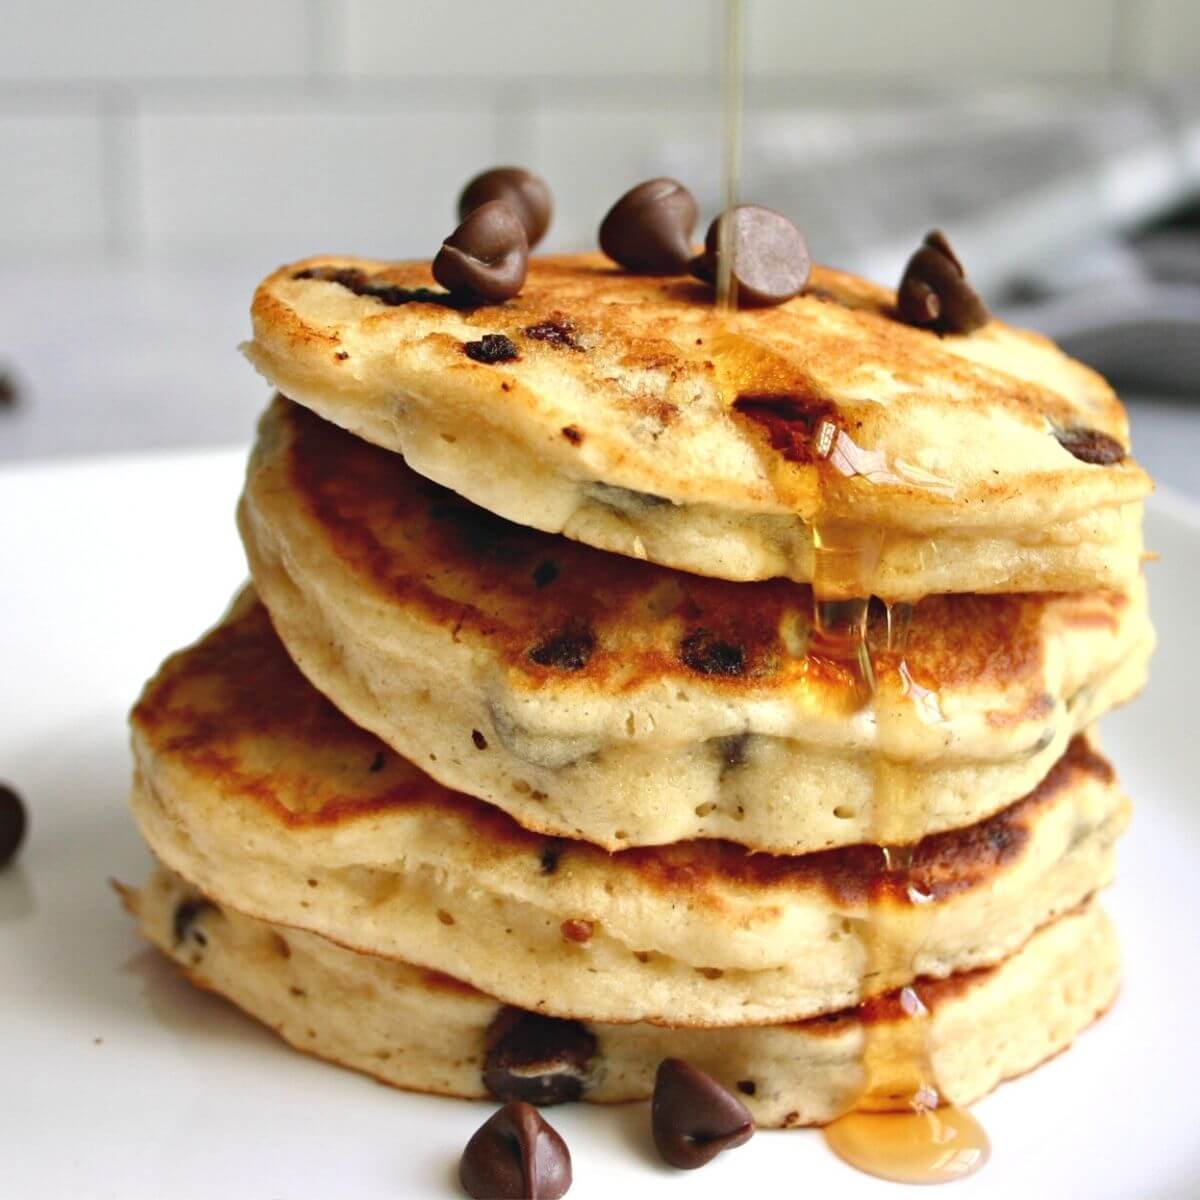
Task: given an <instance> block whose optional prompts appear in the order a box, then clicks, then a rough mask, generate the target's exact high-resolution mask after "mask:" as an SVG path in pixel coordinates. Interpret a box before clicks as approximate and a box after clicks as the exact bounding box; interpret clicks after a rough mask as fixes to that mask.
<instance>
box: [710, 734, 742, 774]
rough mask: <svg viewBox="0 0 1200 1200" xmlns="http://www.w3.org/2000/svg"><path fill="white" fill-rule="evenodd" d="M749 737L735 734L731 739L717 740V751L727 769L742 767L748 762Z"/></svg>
mask: <svg viewBox="0 0 1200 1200" xmlns="http://www.w3.org/2000/svg"><path fill="white" fill-rule="evenodd" d="M749 745H750V735H749V734H748V733H735V734H734V735H733V736H732V737H723V738H717V750H718V752H719V753H720V755H721V761H722V762H723V763H724V764H725V766H727V767H744V766H745V765H746V763H747V761H748V760H749V757H750V756H749V754H748V748H749Z"/></svg>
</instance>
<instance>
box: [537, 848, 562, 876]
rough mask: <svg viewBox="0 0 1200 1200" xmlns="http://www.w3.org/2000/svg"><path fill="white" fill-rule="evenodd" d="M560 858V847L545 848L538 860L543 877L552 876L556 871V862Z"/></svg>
mask: <svg viewBox="0 0 1200 1200" xmlns="http://www.w3.org/2000/svg"><path fill="white" fill-rule="evenodd" d="M561 857H562V847H561V846H558V845H549V846H547V847H546V848H545V849H544V850H543V851H542V854H541V858H540V859H539V860H538V861H539V862H540V863H541V867H542V874H543V875H553V874H554V872H555V871H557V870H558V860H559V859H560V858H561Z"/></svg>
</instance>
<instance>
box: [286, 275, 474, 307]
mask: <svg viewBox="0 0 1200 1200" xmlns="http://www.w3.org/2000/svg"><path fill="white" fill-rule="evenodd" d="M292 278H293V279H316V280H319V281H320V282H322V283H336V284H337V285H338V286H339V287H344V288H346V289H347V291H351V292H353V293H354V294H355V295H356V296H369V297H370V298H371V299H372V300H378V301H379V302H380V303H381V304H386V305H388V307H390V308H397V307H399V306H400V305H402V304H437V305H440V306H441V307H442V308H470V307H472V305H473V304H474V300H473V299H472V298H470V297H456V296H451V295H449V294H448V293H446V292H435V291H433V290H432V289H431V288H424V287H422V288H404V287H397V286H396V285H395V284H392V283H379V282H377V281H376V280H375V279H374V278H372V277H371V276H370V275H368V274H367V273H366V272H365V271H360V270H359V269H358V267H305V269H304V270H303V271H297V272H296V273H295V274H294V275H293V276H292Z"/></svg>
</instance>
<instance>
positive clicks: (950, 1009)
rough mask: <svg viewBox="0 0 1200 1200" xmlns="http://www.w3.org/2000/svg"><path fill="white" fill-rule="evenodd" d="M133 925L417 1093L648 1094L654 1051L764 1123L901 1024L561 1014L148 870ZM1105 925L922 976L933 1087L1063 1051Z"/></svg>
mask: <svg viewBox="0 0 1200 1200" xmlns="http://www.w3.org/2000/svg"><path fill="white" fill-rule="evenodd" d="M121 892H122V896H123V898H124V900H125V903H126V906H127V907H128V908H129V910H130V911H131V912H132V913H133V914H134V915H135V916H136V917H137V919H138V922H139V924H140V926H141V929H142V932H143V933H144V934H145V935H146V936H147V937H148V938H149V939H150V940H151V941H152V942H153V943H155V945H157V946H158V947H159V948H160V949H161V950H163V951H164V952H165V953H166V954H168V955H169V956H170V957H171V958H172V959H173V960H174V961H175V962H177V963H179V964H180V965H181V966H182V967H183V968H184V970H185V971H186V972H187V975H188V977H189V978H190V979H191V980H192V982H193V983H195V984H197V985H198V986H200V987H203V988H206V989H209V990H211V991H214V992H217V993H219V994H221V995H223V996H225V997H227V998H228V999H230V1000H232V1001H233V1002H234V1003H235V1004H236V1005H238V1006H239V1007H240V1008H242V1009H244V1010H245V1011H246V1012H247V1013H249V1014H250V1015H251V1016H253V1017H256V1018H257V1019H258V1020H260V1021H262V1022H263V1023H264V1024H266V1025H268V1026H270V1027H271V1028H272V1029H274V1030H275V1031H276V1032H277V1033H279V1035H280V1036H281V1037H282V1038H284V1040H285V1041H287V1042H289V1043H291V1044H292V1045H293V1046H294V1047H296V1048H297V1049H299V1050H303V1051H305V1052H306V1053H310V1054H314V1055H316V1056H318V1057H320V1058H325V1059H328V1060H330V1061H332V1062H336V1063H340V1064H342V1065H344V1066H347V1067H352V1068H354V1069H356V1070H359V1071H363V1072H366V1073H367V1074H369V1075H372V1076H374V1077H375V1078H377V1079H379V1080H380V1081H382V1082H385V1083H389V1084H393V1085H395V1086H398V1087H402V1088H407V1089H411V1090H416V1091H426V1092H436V1093H441V1094H445V1095H452V1096H463V1097H472V1098H476V1097H485V1096H487V1095H489V1094H491V1095H495V1096H499V1097H508V1096H513V1095H516V1096H521V1097H523V1098H525V1099H529V1100H532V1101H533V1102H535V1103H539V1104H546V1103H555V1102H558V1101H561V1100H571V1099H584V1100H590V1101H595V1102H599V1103H611V1102H617V1101H625V1100H641V1099H645V1098H647V1097H648V1096H649V1095H650V1093H651V1091H652V1089H653V1082H654V1072H655V1069H656V1068H657V1066H658V1064H659V1062H660V1061H661V1060H662V1059H663V1058H665V1057H677V1058H683V1059H686V1060H687V1061H688V1062H690V1063H693V1064H694V1065H696V1066H698V1067H700V1068H701V1069H703V1070H705V1071H708V1072H709V1073H711V1074H712V1075H714V1076H715V1077H716V1078H717V1079H719V1080H720V1081H721V1082H722V1083H724V1084H725V1085H726V1086H728V1087H729V1088H731V1089H736V1091H737V1092H738V1093H739V1094H740V1095H741V1097H742V1098H743V1100H744V1101H745V1103H746V1105H747V1106H748V1107H749V1108H750V1109H751V1111H752V1112H753V1114H754V1117H755V1120H756V1121H758V1123H759V1124H760V1125H761V1126H764V1127H786V1126H796V1125H814V1124H823V1123H826V1122H828V1121H831V1120H833V1119H834V1118H835V1117H837V1116H839V1115H840V1114H841V1113H843V1112H845V1111H846V1110H847V1109H849V1108H850V1107H851V1106H852V1105H853V1103H854V1101H855V1099H856V1097H857V1096H858V1094H859V1092H860V1090H861V1087H862V1083H863V1073H862V1051H863V1041H864V1022H865V1021H870V1022H872V1023H873V1024H874V1026H875V1029H874V1030H873V1032H874V1034H875V1035H876V1036H878V1037H882V1038H886V1037H887V1030H888V1029H889V1028H896V1029H897V1030H899V1029H900V1028H901V1022H902V1021H903V1020H904V1018H903V1017H902V1016H901V1014H900V1009H899V1004H898V1002H897V1000H896V997H895V995H894V994H893V995H892V996H886V997H881V998H879V999H877V1000H875V1001H872V1002H870V1003H869V1004H868V1005H867V1006H864V1008H863V1009H861V1010H847V1011H846V1012H843V1013H837V1014H833V1015H831V1016H826V1017H820V1018H816V1019H812V1020H808V1021H802V1022H797V1023H793V1024H787V1025H767V1026H737V1027H726V1028H717V1029H696V1028H691V1029H680V1028H669V1027H664V1026H658V1025H649V1024H643V1023H635V1024H629V1025H609V1024H601V1023H588V1024H584V1023H581V1022H577V1021H563V1020H556V1019H553V1018H548V1017H543V1016H540V1015H536V1014H532V1013H525V1012H522V1010H520V1009H514V1008H510V1007H508V1006H505V1005H503V1004H501V1003H500V1002H499V1001H497V1000H495V999H493V998H492V997H490V996H487V995H485V994H484V993H483V992H480V991H477V990H475V989H474V988H472V987H470V986H468V985H466V984H463V983H461V982H459V981H458V980H455V979H452V978H450V977H449V976H446V975H441V974H438V973H437V972H432V971H427V970H424V969H422V968H419V967H415V966H411V965H409V964H407V963H403V962H398V961H395V960H389V959H382V958H378V957H374V956H372V955H366V954H359V953H355V952H354V951H350V950H346V949H343V948H342V947H340V946H337V945H335V944H334V943H332V942H330V941H327V940H326V939H325V938H322V937H320V936H319V935H317V934H313V933H306V932H303V931H299V930H295V929H289V928H285V927H283V926H277V925H272V924H269V923H267V922H265V921H259V920H256V919H254V918H252V917H247V916H244V915H243V914H241V913H238V912H236V911H234V910H233V909H230V908H228V907H222V906H219V905H217V904H215V903H213V902H212V901H211V900H209V899H207V898H206V897H205V896H204V895H203V894H202V893H200V892H198V891H197V890H196V889H195V888H193V887H192V886H191V885H190V884H188V883H187V882H186V881H185V880H183V879H182V878H181V877H180V876H178V875H175V874H173V873H171V872H169V871H166V870H163V869H160V870H159V871H157V872H156V874H155V875H154V876H153V877H152V878H151V879H150V881H149V882H148V883H147V884H146V886H145V887H144V888H143V889H142V890H141V891H134V890H132V889H121ZM1119 978H1120V965H1119V961H1118V955H1117V947H1116V940H1115V937H1114V935H1113V932H1112V928H1111V926H1110V924H1109V922H1108V920H1107V918H1106V917H1105V916H1104V914H1103V912H1102V911H1101V910H1100V908H1099V907H1098V906H1097V905H1095V904H1094V903H1091V902H1089V903H1086V904H1084V905H1082V906H1081V907H1079V908H1077V909H1075V910H1073V911H1072V912H1070V913H1068V914H1066V915H1065V916H1063V917H1060V918H1059V919H1058V920H1057V921H1055V922H1053V923H1052V924H1050V925H1047V926H1045V927H1044V928H1042V929H1041V930H1039V931H1038V932H1037V933H1035V934H1034V935H1033V936H1032V937H1031V938H1030V939H1029V940H1028V941H1027V942H1026V943H1025V945H1024V946H1023V947H1022V948H1021V949H1020V950H1018V951H1017V952H1016V953H1015V954H1013V955H1012V956H1011V957H1010V958H1008V959H1006V960H1005V961H1004V962H1003V963H1000V964H999V965H997V966H994V967H990V968H986V969H982V970H978V971H972V972H969V973H965V974H960V975H954V976H951V977H950V978H948V979H943V980H938V981H921V982H920V983H919V984H918V991H919V992H920V995H921V998H922V1000H923V1001H924V1002H925V1004H926V1006H927V1007H928V1008H929V1010H930V1013H931V1017H930V1030H929V1044H930V1052H931V1059H932V1063H933V1068H934V1073H935V1076H936V1079H937V1083H938V1086H939V1088H940V1090H941V1093H942V1095H943V1096H944V1097H945V1098H946V1099H947V1100H948V1101H950V1102H952V1103H955V1104H960V1105H961V1104H969V1103H971V1102H973V1101H975V1100H977V1099H978V1098H979V1097H980V1096H982V1095H984V1094H985V1093H987V1092H988V1091H990V1090H991V1089H992V1088H993V1087H995V1086H996V1085H997V1084H998V1083H1000V1082H1002V1081H1003V1080H1005V1079H1008V1078H1011V1077H1012V1076H1014V1075H1020V1074H1022V1073H1023V1072H1025V1071H1028V1070H1031V1069H1032V1068H1033V1067H1035V1066H1037V1065H1038V1064H1039V1063H1041V1062H1043V1061H1044V1060H1045V1059H1047V1058H1050V1057H1051V1056H1053V1055H1054V1054H1056V1053H1058V1052H1059V1051H1061V1050H1063V1049H1065V1048H1066V1047H1067V1046H1068V1045H1070V1043H1071V1042H1072V1040H1073V1039H1074V1038H1075V1037H1076V1035H1077V1034H1079V1033H1080V1032H1081V1031H1082V1030H1083V1029H1084V1028H1086V1027H1087V1026H1088V1025H1089V1024H1090V1023H1091V1022H1092V1021H1094V1020H1095V1019H1096V1018H1097V1017H1098V1016H1099V1015H1100V1014H1101V1013H1102V1012H1104V1010H1105V1009H1106V1008H1107V1007H1108V1006H1109V1005H1110V1004H1111V1003H1112V1001H1113V998H1114V996H1115V994H1116V991H1117V987H1118V983H1119Z"/></svg>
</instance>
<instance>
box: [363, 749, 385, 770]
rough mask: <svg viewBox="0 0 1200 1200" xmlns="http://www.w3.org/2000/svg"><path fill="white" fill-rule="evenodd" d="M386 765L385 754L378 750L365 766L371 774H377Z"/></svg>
mask: <svg viewBox="0 0 1200 1200" xmlns="http://www.w3.org/2000/svg"><path fill="white" fill-rule="evenodd" d="M386 765H387V755H386V754H385V753H384V752H383V751H382V750H380V751H379V752H378V753H377V754H376V755H375V757H374V758H373V759H371V765H370V766H369V767H368V768H367V770H368V771H370V772H371V774H372V775H377V774H378V773H379V772H380V771H382V770H383V768H384V767H385V766H386Z"/></svg>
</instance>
